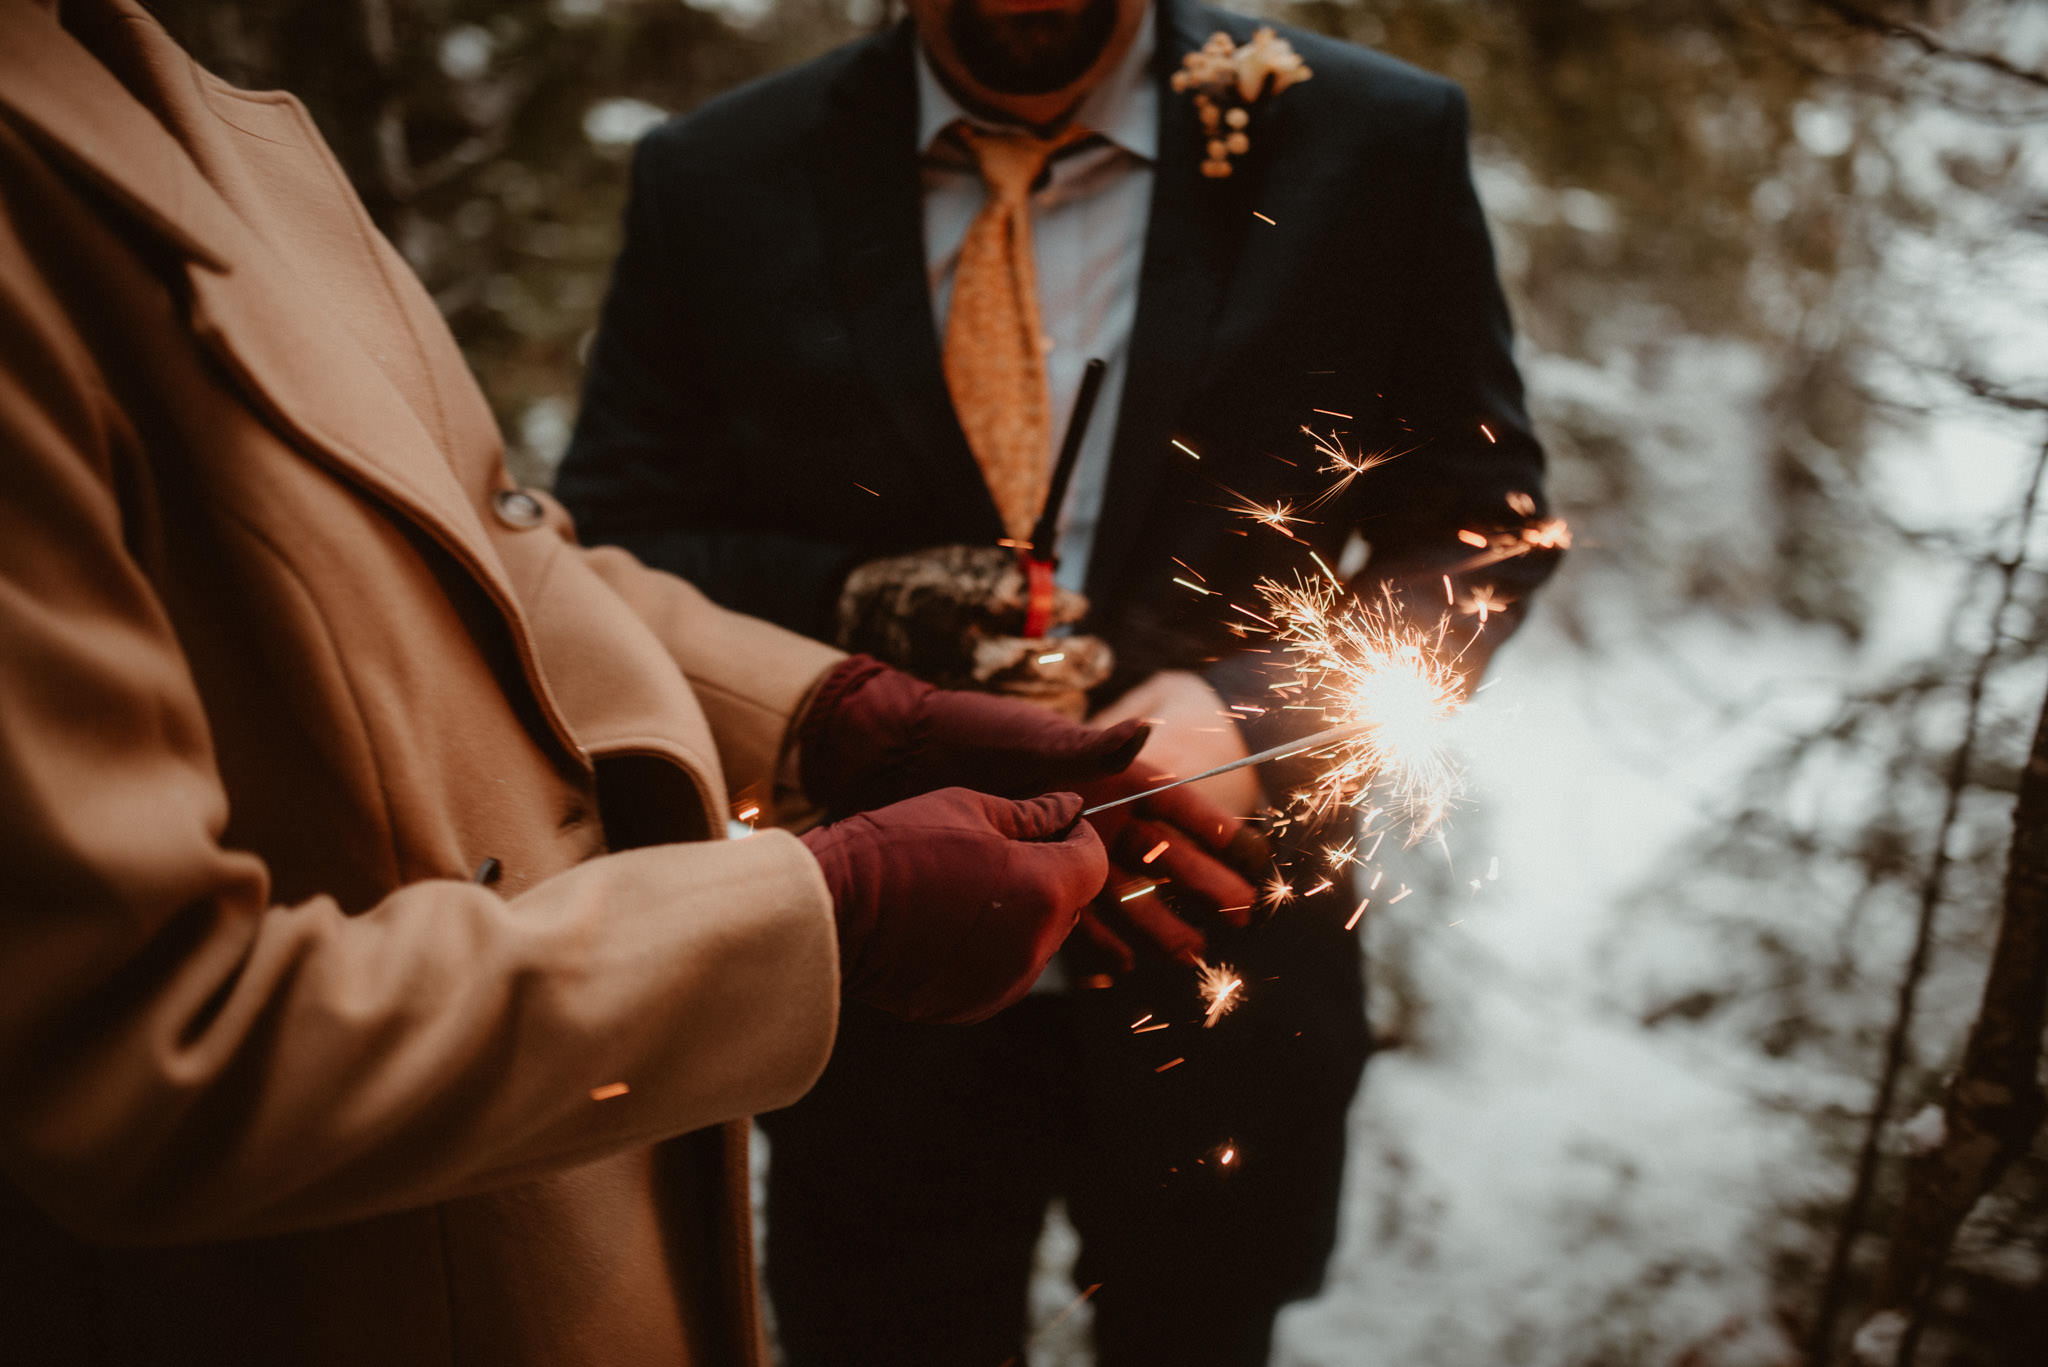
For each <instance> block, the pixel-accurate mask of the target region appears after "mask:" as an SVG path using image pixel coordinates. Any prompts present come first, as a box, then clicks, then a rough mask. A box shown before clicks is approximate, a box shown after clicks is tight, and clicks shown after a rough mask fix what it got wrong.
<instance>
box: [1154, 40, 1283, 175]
mask: <svg viewBox="0 0 2048 1367" xmlns="http://www.w3.org/2000/svg"><path fill="white" fill-rule="evenodd" d="M1180 68H1181V69H1180V70H1179V71H1176V72H1174V73H1173V88H1174V90H1175V91H1176V92H1178V93H1183V94H1184V93H1186V92H1187V91H1190V90H1192V91H1194V92H1195V113H1196V114H1197V115H1198V116H1199V117H1200V118H1201V120H1202V140H1203V142H1204V143H1205V144H1206V150H1207V152H1208V156H1207V157H1205V158H1204V159H1203V161H1202V174H1203V175H1205V176H1208V177H1209V178H1211V179H1212V180H1213V179H1217V178H1220V177H1222V176H1227V175H1229V174H1230V159H1231V158H1232V157H1241V156H1243V155H1244V154H1245V153H1246V152H1249V151H1251V150H1252V139H1251V135H1250V134H1249V133H1247V132H1246V131H1245V130H1246V128H1247V127H1248V126H1249V125H1250V124H1251V121H1252V113H1251V111H1252V106H1253V105H1256V104H1257V103H1259V102H1260V101H1261V100H1264V99H1266V98H1268V97H1269V96H1273V95H1278V94H1279V93H1280V92H1281V91H1283V90H1285V89H1287V87H1288V86H1290V85H1299V84H1300V83H1301V82H1303V81H1305V80H1307V79H1308V78H1309V77H1311V76H1313V75H1315V73H1314V72H1313V71H1310V70H1309V69H1308V63H1307V62H1304V61H1302V60H1301V54H1300V53H1298V52H1296V51H1295V50H1294V48H1293V46H1292V45H1291V44H1290V43H1288V41H1287V40H1286V39H1285V38H1282V37H1281V36H1279V35H1278V34H1276V33H1274V32H1273V30H1272V29H1270V28H1265V27H1261V28H1260V29H1259V30H1258V31H1257V32H1256V33H1254V34H1252V40H1251V41H1250V42H1249V43H1246V44H1245V45H1244V46H1243V47H1239V46H1238V45H1237V44H1236V43H1234V42H1232V41H1231V38H1230V35H1229V34H1227V33H1223V32H1217V33H1212V34H1210V35H1209V41H1208V42H1206V43H1204V44H1202V47H1201V50H1200V51H1197V52H1190V53H1189V54H1188V55H1187V56H1185V57H1183V58H1181V59H1180Z"/></svg>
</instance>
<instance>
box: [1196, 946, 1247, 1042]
mask: <svg viewBox="0 0 2048 1367" xmlns="http://www.w3.org/2000/svg"><path fill="white" fill-rule="evenodd" d="M1195 970H1196V973H1197V974H1198V977H1197V978H1196V982H1195V985H1196V986H1197V987H1198V988H1200V989H1201V992H1202V1000H1203V1001H1204V1002H1206V1003H1207V1004H1208V1010H1207V1011H1206V1012H1204V1013H1203V1016H1202V1028H1203V1029H1204V1030H1207V1029H1209V1028H1210V1027H1212V1026H1213V1025H1215V1024H1216V1022H1217V1021H1220V1020H1222V1019H1223V1018H1224V1017H1225V1016H1227V1015H1229V1014H1230V1013H1231V1012H1232V1011H1234V1010H1236V1009H1237V1004H1238V1003H1239V1002H1241V1001H1243V1000H1244V979H1243V978H1242V977H1240V976H1238V972H1237V970H1236V969H1234V968H1232V967H1231V966H1230V965H1229V964H1213V965H1212V964H1208V963H1204V962H1203V961H1201V960H1200V959H1197V960H1196V961H1195Z"/></svg>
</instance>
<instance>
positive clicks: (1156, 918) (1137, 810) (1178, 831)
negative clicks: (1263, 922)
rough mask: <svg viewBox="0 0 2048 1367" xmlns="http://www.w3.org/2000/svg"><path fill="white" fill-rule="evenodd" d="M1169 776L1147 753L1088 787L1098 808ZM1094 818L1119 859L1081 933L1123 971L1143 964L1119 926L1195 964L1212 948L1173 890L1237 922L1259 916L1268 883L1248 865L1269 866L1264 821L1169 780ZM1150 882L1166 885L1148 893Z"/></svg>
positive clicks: (1086, 798) (1086, 799)
mask: <svg viewBox="0 0 2048 1367" xmlns="http://www.w3.org/2000/svg"><path fill="white" fill-rule="evenodd" d="M1166 781H1167V776H1166V775H1165V774H1163V773H1161V772H1160V771H1159V770H1158V769H1155V768H1153V767H1152V766H1151V765H1149V764H1147V763H1145V762H1144V761H1143V760H1138V761H1136V762H1134V763H1132V764H1131V766H1130V767H1129V768H1127V769H1125V770H1124V771H1123V772H1122V773H1118V774H1112V775H1110V776H1109V777H1107V778H1101V779H1097V780H1095V781H1094V782H1093V783H1089V784H1086V785H1084V787H1083V788H1082V790H1081V796H1082V799H1083V803H1084V805H1086V806H1090V807H1092V806H1095V805H1096V804H1097V803H1102V802H1109V801H1113V800H1114V799H1116V798H1119V797H1124V796H1126V795H1128V794H1131V793H1139V792H1144V791H1145V790H1146V789H1148V788H1153V787H1157V786H1158V785H1159V784H1161V783H1163V782H1166ZM1088 821H1089V824H1091V825H1093V826H1094V827H1095V829H1096V830H1097V831H1098V832H1099V833H1100V834H1101V836H1102V843H1103V845H1104V846H1105V847H1107V848H1108V850H1109V853H1110V858H1111V859H1112V860H1113V861H1114V862H1115V867H1114V868H1113V870H1112V871H1111V876H1110V881H1109V886H1108V888H1107V889H1105V891H1104V893H1103V895H1102V896H1101V897H1099V898H1097V899H1096V901H1095V904H1094V905H1093V906H1091V907H1090V908H1089V909H1088V910H1086V911H1084V912H1083V913H1082V914H1081V927H1080V929H1081V935H1082V937H1083V938H1084V939H1086V940H1087V941H1088V942H1089V943H1090V944H1092V945H1094V946H1095V947H1096V948H1097V949H1099V950H1101V951H1102V952H1103V953H1104V954H1105V955H1107V956H1108V958H1109V959H1110V961H1111V962H1112V963H1114V964H1116V965H1117V966H1118V968H1119V970H1120V971H1122V972H1129V971H1130V970H1131V969H1132V968H1134V967H1135V966H1136V965H1137V957H1136V955H1135V954H1133V953H1132V950H1131V946H1130V942H1129V939H1128V937H1127V936H1126V935H1125V934H1120V933H1118V932H1119V929H1122V930H1127V931H1135V932H1136V933H1137V934H1138V935H1141V936H1143V937H1144V938H1145V939H1147V940H1149V941H1151V943H1152V944H1153V945H1154V946H1155V947H1156V948H1157V949H1158V950H1159V951H1160V953H1162V954H1164V955H1166V956H1167V957H1168V958H1170V959H1177V960H1179V961H1181V962H1182V963H1193V962H1194V961H1195V959H1196V958H1198V957H1200V956H1201V955H1203V954H1204V953H1205V952H1206V951H1207V949H1208V943H1207V940H1206V937H1204V936H1203V934H1202V932H1201V931H1199V930H1197V929H1196V928H1195V927H1194V926H1192V925H1190V924H1188V922H1186V921H1185V920H1183V919H1181V917H1180V916H1179V915H1177V914H1176V913H1175V911H1174V909H1173V906H1172V903H1171V900H1170V899H1169V897H1168V893H1169V892H1171V893H1175V894H1179V895H1180V896H1182V897H1185V898H1191V899H1192V900H1193V901H1194V902H1195V903H1196V904H1198V905H1204V906H1206V907H1207V908H1208V909H1211V910H1213V911H1215V912H1216V913H1217V914H1218V915H1220V916H1222V917H1223V919H1224V920H1226V921H1228V922H1229V923H1230V924H1231V925H1234V926H1240V927H1242V926H1245V925H1248V924H1250V921H1251V909H1252V907H1253V905H1254V904H1255V903H1256V902H1257V901H1258V890H1257V889H1256V888H1254V887H1253V886H1252V885H1251V883H1250V882H1249V881H1247V879H1246V877H1245V873H1246V872H1248V871H1256V870H1259V869H1261V868H1263V867H1264V866H1265V865H1266V864H1267V862H1268V861H1269V860H1270V859H1271V857H1272V853H1271V850H1270V849H1269V848H1268V847H1267V844H1266V839H1265V837H1264V836H1262V835H1260V834H1259V832H1258V831H1257V830H1256V829H1255V828H1254V827H1252V826H1250V825H1247V824H1246V823H1245V822H1243V821H1241V820H1239V819H1238V818H1237V817H1235V816H1232V815H1231V814H1230V813H1229V812H1228V811H1226V810H1224V809H1223V808H1222V807H1221V806H1219V805H1217V804H1216V803H1215V802H1214V801H1212V800H1211V799H1209V798H1207V797H1204V796H1203V795H1202V794H1201V793H1198V792H1196V791H1195V790H1194V788H1192V787H1188V788H1169V789H1167V790H1166V791H1164V792H1161V793H1156V794H1154V795H1153V796H1151V797H1147V798H1141V799H1140V800H1138V801H1136V802H1130V803H1126V804H1125V805H1123V806H1121V807H1115V808H1112V809H1110V810H1109V811H1106V812H1098V813H1097V814H1096V815H1094V816H1091V817H1089V818H1088ZM1162 846H1163V847H1164V848H1163V849H1162V848H1161V847H1162ZM1155 851H1156V853H1155ZM1148 855H1150V856H1151V858H1150V860H1149V861H1148V860H1147V858H1146V856H1148ZM1147 884H1157V885H1158V886H1156V887H1153V888H1152V889H1151V890H1150V891H1143V890H1142V889H1145V887H1146V885H1147ZM1126 897H1128V898H1129V900H1124V899H1125V898H1126ZM1113 927H1115V928H1113Z"/></svg>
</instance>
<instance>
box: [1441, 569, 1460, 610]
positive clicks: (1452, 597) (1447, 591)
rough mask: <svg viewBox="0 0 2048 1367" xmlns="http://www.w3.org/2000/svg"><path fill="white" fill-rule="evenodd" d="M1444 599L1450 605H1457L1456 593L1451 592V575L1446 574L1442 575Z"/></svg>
mask: <svg viewBox="0 0 2048 1367" xmlns="http://www.w3.org/2000/svg"><path fill="white" fill-rule="evenodd" d="M1444 601H1445V602H1446V603H1449V604H1450V605H1451V606H1452V607H1456V606H1457V605H1458V595H1457V594H1455V593H1453V592H1451V576H1449V575H1448V574H1447V575H1445V576H1444Z"/></svg>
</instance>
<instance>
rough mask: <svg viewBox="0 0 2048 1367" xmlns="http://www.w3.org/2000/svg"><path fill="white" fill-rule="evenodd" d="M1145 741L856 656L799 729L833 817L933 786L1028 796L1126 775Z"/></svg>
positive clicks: (811, 780)
mask: <svg viewBox="0 0 2048 1367" xmlns="http://www.w3.org/2000/svg"><path fill="white" fill-rule="evenodd" d="M1145 736H1146V727H1145V724H1144V723H1143V722H1141V721H1136V720H1133V721H1128V722H1125V723H1123V724H1122V725H1120V726H1112V727H1110V728H1109V729H1108V730H1106V731H1101V730H1097V729H1096V728H1094V727H1092V726H1083V725H1081V724H1079V723H1078V722H1071V721H1068V720H1067V719H1066V718H1064V717H1061V716H1057V715H1055V714H1054V713H1052V712H1049V711H1047V710H1046V709H1045V708H1042V707H1034V706H1032V705H1031V704H1030V703H1027V702H1021V701H1019V700H1017V699H1015V698H1000V697H995V696H993V695H991V694H987V693H964V692H955V691H953V690H950V689H939V688H933V687H932V686H931V685H930V684H926V683H920V682H919V681H918V680H916V679H913V678H911V677H910V676H909V675H908V674H904V673H901V672H899V671H897V670H894V669H891V668H889V666H887V665H885V664H882V663H881V662H880V661H878V660H873V659H870V658H869V657H868V656H866V655H850V656H848V657H847V658H846V659H845V660H843V661H841V662H840V664H839V665H838V666H837V667H836V668H834V669H833V670H832V672H831V673H829V674H827V675H826V676H825V678H824V681H823V682H822V683H820V684H819V685H818V691H817V692H816V693H815V694H814V695H813V696H812V699H811V705H810V708H809V710H807V711H806V712H805V713H804V718H803V720H802V722H800V723H799V724H798V728H797V745H798V768H799V770H800V771H801V772H800V774H799V777H800V778H801V780H802V782H803V789H804V792H805V793H806V794H808V795H809V796H810V798H811V800H812V801H813V802H816V803H818V804H819V805H820V806H822V807H824V808H825V809H826V810H827V811H830V812H834V813H846V812H861V811H867V810H868V809H870V808H874V807H882V806H886V805H887V804H889V803H891V802H900V801H902V800H903V799H904V798H906V797H912V796H915V795H916V794H918V793H925V792H930V791H931V790H932V789H934V788H951V787H959V788H974V789H977V790H979V791H981V792H985V793H1000V794H1002V795H1003V796H1006V797H1030V796H1033V795H1035V794H1038V793H1045V792H1053V791H1057V790H1062V789H1066V790H1072V789H1076V788H1079V787H1080V786H1081V785H1083V784H1085V783H1087V782H1089V781H1090V780H1091V779H1099V778H1103V777H1105V776H1107V775H1110V774H1114V773H1116V772H1118V771H1119V770H1121V769H1123V768H1124V767H1125V766H1126V765H1128V764H1129V763H1130V762H1131V761H1132V760H1133V759H1134V758H1136V756H1137V753H1138V751H1139V750H1141V749H1143V748H1144V745H1145Z"/></svg>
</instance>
